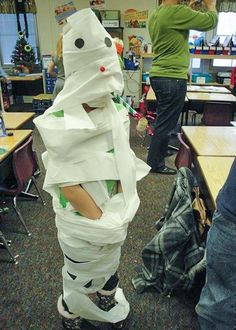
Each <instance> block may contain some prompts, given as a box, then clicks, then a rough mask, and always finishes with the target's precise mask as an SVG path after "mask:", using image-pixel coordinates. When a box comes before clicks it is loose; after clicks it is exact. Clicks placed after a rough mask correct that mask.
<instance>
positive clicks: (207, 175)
mask: <svg viewBox="0 0 236 330" xmlns="http://www.w3.org/2000/svg"><path fill="white" fill-rule="evenodd" d="M233 161H234V157H201V156H200V157H197V162H198V165H199V168H200V170H201V173H202V175H203V178H204V180H205V183H206V185H207V188H208V191H209V193H210V197H211V200H212V202H213V205H214V207H216V197H217V195H218V192H219V191H220V189H221V188H222V186H223V185H224V183H225V181H226V179H227V177H228V174H229V171H230V168H231V166H232V164H233Z"/></svg>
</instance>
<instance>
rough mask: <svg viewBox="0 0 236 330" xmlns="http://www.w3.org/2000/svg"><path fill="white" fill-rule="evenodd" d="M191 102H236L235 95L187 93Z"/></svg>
mask: <svg viewBox="0 0 236 330" xmlns="http://www.w3.org/2000/svg"><path fill="white" fill-rule="evenodd" d="M187 98H188V100H189V101H204V102H206V101H211V102H236V97H235V96H234V95H233V94H224V93H199V92H187Z"/></svg>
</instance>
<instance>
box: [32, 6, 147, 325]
mask: <svg viewBox="0 0 236 330" xmlns="http://www.w3.org/2000/svg"><path fill="white" fill-rule="evenodd" d="M63 60H64V68H65V77H66V80H65V85H64V88H63V90H62V91H61V92H60V93H59V94H58V96H57V97H56V99H55V101H54V103H53V105H52V107H51V108H49V109H48V110H47V111H46V112H45V113H44V114H43V115H42V116H39V117H37V118H36V119H35V120H34V122H35V125H36V126H37V128H38V130H39V132H40V134H41V136H42V139H43V141H44V144H45V146H46V150H47V151H46V152H45V153H44V154H43V162H44V165H45V168H46V176H45V182H44V189H45V190H46V191H48V192H49V193H50V194H51V195H52V197H53V208H54V211H55V213H56V226H57V229H58V240H59V244H60V247H61V249H62V251H63V254H64V267H63V269H62V275H63V295H62V296H61V297H60V298H59V301H58V309H59V312H60V313H61V314H62V315H63V316H65V317H67V318H72V319H73V318H75V317H78V316H81V317H83V318H85V319H89V320H97V321H102V322H111V323H116V322H119V321H121V320H123V319H125V318H126V317H127V315H128V313H129V304H128V302H127V300H126V299H125V296H124V294H123V291H122V290H121V289H120V288H117V285H118V284H117V282H116V284H115V287H114V288H113V289H112V290H111V288H108V289H107V284H108V283H109V282H111V281H112V279H114V278H115V277H116V271H117V268H118V266H119V260H120V251H121V246H122V245H123V242H124V240H125V238H126V234H127V227H128V224H129V222H130V221H131V220H132V219H133V217H134V215H135V213H136V211H137V209H138V206H139V198H138V195H137V191H136V181H137V180H140V179H141V178H142V177H144V176H145V175H146V174H147V173H148V171H149V166H147V165H146V164H145V163H144V162H142V161H141V160H139V159H137V158H136V157H135V155H134V153H133V152H132V150H131V149H130V146H129V117H128V113H127V110H126V109H125V108H124V107H123V106H122V105H115V104H114V102H113V101H112V97H111V93H113V92H115V93H121V92H122V91H123V77H122V72H121V69H120V65H119V61H118V57H117V54H116V48H115V45H114V43H113V40H112V38H111V36H110V35H109V34H108V33H107V32H106V31H105V29H104V28H103V26H102V25H101V24H100V23H99V21H98V19H97V17H96V16H95V14H94V13H93V12H92V11H91V10H90V9H84V10H81V11H79V12H77V13H75V14H73V15H72V16H70V17H69V18H68V23H67V25H66V26H65V27H64V30H63ZM83 103H86V104H88V105H89V106H91V107H95V108H96V109H95V110H93V111H90V112H86V111H85V110H84V108H83V106H82V104H83ZM117 181H120V182H121V186H122V193H118V192H117V190H116V183H117ZM76 184H80V185H81V186H82V187H83V188H84V189H85V190H86V191H87V192H88V193H89V194H90V196H91V197H92V198H93V200H94V201H95V203H96V204H97V205H98V206H99V208H100V209H101V210H102V217H101V218H100V219H98V220H95V221H92V220H90V219H88V218H86V217H83V216H82V215H81V214H79V213H78V212H76V211H75V210H74V209H73V207H72V205H71V204H70V203H69V201H67V200H66V199H65V197H64V196H63V194H62V192H61V190H60V187H62V186H68V185H70V186H71V185H76ZM103 291H108V292H110V293H112V292H113V293H115V301H116V303H115V304H114V306H113V308H111V309H110V310H109V311H105V308H102V307H101V305H100V308H99V305H98V306H97V305H96V304H95V303H94V302H93V301H92V300H91V299H90V298H89V294H92V293H95V292H100V293H103ZM62 306H64V311H63V308H62ZM103 309H104V310H103Z"/></svg>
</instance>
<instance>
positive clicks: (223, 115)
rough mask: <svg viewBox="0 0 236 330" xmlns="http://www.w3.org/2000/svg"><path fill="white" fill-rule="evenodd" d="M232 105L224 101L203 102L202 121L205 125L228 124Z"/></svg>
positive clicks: (231, 118)
mask: <svg viewBox="0 0 236 330" xmlns="http://www.w3.org/2000/svg"><path fill="white" fill-rule="evenodd" d="M232 120H233V105H232V103H225V102H205V104H204V108H203V116H202V123H203V124H204V125H206V126H230V121H232Z"/></svg>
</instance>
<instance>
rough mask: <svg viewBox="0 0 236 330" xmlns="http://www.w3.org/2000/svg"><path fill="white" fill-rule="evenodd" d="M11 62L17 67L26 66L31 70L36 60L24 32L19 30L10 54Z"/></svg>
mask: <svg viewBox="0 0 236 330" xmlns="http://www.w3.org/2000/svg"><path fill="white" fill-rule="evenodd" d="M11 62H12V63H14V65H15V67H17V68H21V69H23V68H28V69H29V70H32V68H33V65H34V64H35V62H36V58H35V54H34V50H33V49H32V47H31V46H30V45H29V43H28V42H27V40H26V39H25V35H24V32H19V38H18V40H17V41H16V45H15V49H14V51H13V52H12V55H11ZM22 71H24V70H22Z"/></svg>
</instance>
